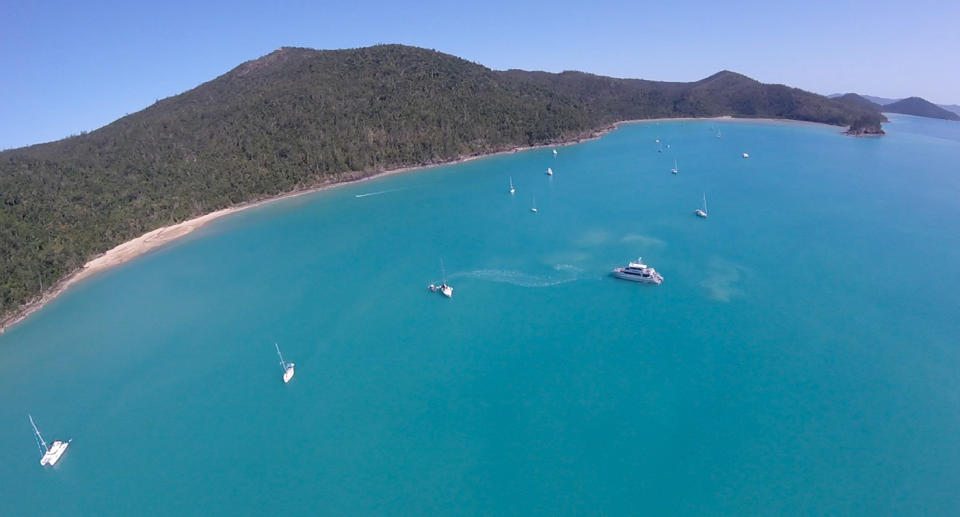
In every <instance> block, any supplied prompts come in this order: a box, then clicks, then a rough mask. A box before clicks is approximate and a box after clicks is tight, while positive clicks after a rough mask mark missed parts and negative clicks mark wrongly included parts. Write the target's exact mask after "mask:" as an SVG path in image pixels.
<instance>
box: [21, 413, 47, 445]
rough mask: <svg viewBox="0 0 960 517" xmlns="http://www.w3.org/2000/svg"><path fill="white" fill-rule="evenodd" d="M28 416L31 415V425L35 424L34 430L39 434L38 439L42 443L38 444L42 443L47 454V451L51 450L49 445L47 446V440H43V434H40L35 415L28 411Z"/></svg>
mask: <svg viewBox="0 0 960 517" xmlns="http://www.w3.org/2000/svg"><path fill="white" fill-rule="evenodd" d="M27 416H28V417H30V425H32V426H33V432H34V433H35V434H36V435H37V440H39V441H40V443H39V444H37V445H42V449H43V453H44V454H46V453H47V451H49V450H50V449H49V447H47V442H45V441H44V440H43V436H42V435H41V434H40V430H39V429H37V424H35V423H34V422H33V415H31V414H29V413H28V414H27Z"/></svg>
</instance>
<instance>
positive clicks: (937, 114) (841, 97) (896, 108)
mask: <svg viewBox="0 0 960 517" xmlns="http://www.w3.org/2000/svg"><path fill="white" fill-rule="evenodd" d="M827 97H829V98H831V99H834V100H837V101H841V102H844V104H848V105H855V106H861V107H869V106H871V105H872V106H873V107H874V108H876V109H878V110H880V111H882V112H886V113H903V114H905V115H914V116H917V117H927V118H939V119H945V120H960V118H954V117H953V115H957V116H960V106H958V105H956V104H934V103H932V102H930V101H928V100H926V99H923V98H921V97H910V98H908V99H888V98H885V97H874V96H873V95H862V94H856V93H846V94H842V93H834V94H831V95H828V96H827ZM863 101H866V102H868V103H870V104H869V105H868V104H864V102H863ZM907 101H909V102H907ZM937 108H940V109H937ZM951 113H952V114H953V115H951Z"/></svg>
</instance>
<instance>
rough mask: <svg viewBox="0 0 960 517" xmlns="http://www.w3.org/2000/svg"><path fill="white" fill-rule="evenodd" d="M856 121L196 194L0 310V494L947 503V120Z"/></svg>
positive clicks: (952, 396)
mask: <svg viewBox="0 0 960 517" xmlns="http://www.w3.org/2000/svg"><path fill="white" fill-rule="evenodd" d="M715 128H720V129H721V131H722V135H723V137H722V138H719V139H718V138H715ZM886 128H887V130H888V132H889V135H888V136H886V137H884V138H861V139H858V138H848V137H843V136H841V135H839V134H838V133H839V130H838V129H837V128H833V127H826V126H818V125H805V124H781V123H768V122H739V121H738V122H715V121H683V122H663V123H659V124H656V123H643V124H632V125H626V126H623V127H622V128H621V129H619V130H617V131H614V132H612V133H610V134H608V135H606V136H604V137H603V138H602V139H600V140H597V141H592V142H586V143H583V144H580V145H576V146H571V147H563V148H560V149H559V155H558V156H557V157H554V156H553V155H552V153H551V151H550V150H549V149H542V150H533V151H528V152H523V153H517V154H511V155H502V156H495V157H490V158H485V159H481V160H476V161H472V162H468V163H464V164H459V165H455V166H448V167H440V168H434V169H429V170H424V171H418V172H413V173H407V174H401V175H395V176H390V177H386V178H383V179H379V180H375V181H370V182H365V183H361V184H354V185H350V186H345V187H342V188H337V189H333V190H329V191H325V192H319V193H315V194H311V195H306V196H301V197H298V198H294V199H289V200H285V201H280V202H276V203H272V204H268V205H265V206H261V207H258V208H255V209H251V210H247V211H244V212H241V213H238V214H235V215H232V216H229V217H227V218H224V219H221V220H219V221H217V222H215V223H213V224H211V225H209V226H207V227H205V228H203V229H202V230H200V231H198V232H196V233H194V234H192V235H190V236H188V237H187V238H185V239H183V240H181V241H178V242H176V243H174V244H173V245H170V246H168V247H166V248H163V249H161V250H159V251H156V252H154V253H151V254H149V255H146V256H144V257H142V258H140V259H138V260H135V261H133V262H131V263H128V264H125V265H123V266H121V267H118V268H116V269H113V270H111V271H109V272H107V273H105V274H101V275H99V276H97V277H95V278H93V279H91V280H88V281H85V282H83V283H81V284H78V285H77V286H75V287H74V288H72V289H70V290H69V292H68V293H66V294H65V295H63V296H62V297H60V298H59V299H57V300H56V301H54V302H53V303H51V304H50V305H49V306H48V307H46V308H45V309H44V310H42V311H40V312H38V313H36V314H34V315H33V316H32V317H30V318H29V319H28V320H27V321H25V322H24V323H22V324H20V325H18V326H16V327H14V328H13V329H11V330H9V331H8V332H7V333H6V334H4V335H2V336H0V515H5V516H6V515H10V516H20V515H96V516H109V515H172V514H176V515H255V514H261V515H280V514H284V515H350V516H356V515H438V514H446V515H573V514H578V515H582V514H586V515H600V514H606V515H869V516H875V515H955V514H957V513H958V512H960V490H958V487H960V269H958V266H960V168H958V164H960V124H957V123H952V122H943V121H934V120H925V119H918V118H912V117H907V116H894V117H893V118H892V121H891V123H890V124H888V125H887V126H886ZM657 137H660V138H662V139H663V142H664V145H665V146H666V145H669V148H666V147H665V148H664V152H663V153H658V152H657V144H656V143H655V142H654V140H655V139H656V138H657ZM743 152H748V153H750V158H749V159H746V160H745V159H743V158H741V153H743ZM674 158H676V159H677V161H678V164H679V167H680V174H678V175H676V176H674V175H671V174H670V173H669V170H670V168H672V166H673V161H674ZM547 167H552V168H553V170H554V171H555V173H556V174H555V175H554V176H553V177H548V176H546V175H545V174H544V171H545V169H546V168H547ZM510 176H512V177H513V182H514V184H515V185H516V187H517V193H516V195H514V196H510V195H509V194H508V193H507V184H508V178H509V177H510ZM703 193H706V196H707V201H708V204H709V213H710V218H709V219H707V220H701V219H698V218H696V217H694V216H693V210H694V209H696V208H698V207H699V205H700V203H701V195H702V194H703ZM533 197H536V204H537V207H538V208H539V214H537V215H533V214H531V213H530V211H529V209H530V206H531V204H532V198H533ZM641 255H642V256H643V258H644V261H645V262H647V263H648V264H650V265H651V266H654V267H656V268H657V269H658V270H659V271H660V272H661V273H662V274H663V275H664V277H665V281H664V283H663V285H662V286H659V287H650V286H642V285H636V284H631V283H627V282H623V281H619V280H616V279H613V278H612V277H610V276H609V271H610V270H611V269H612V268H614V267H616V266H621V265H624V264H625V263H626V262H627V261H628V260H630V259H635V258H636V257H637V256H641ZM441 257H442V258H443V260H444V262H445V264H446V271H447V277H448V280H449V281H450V283H451V284H453V285H454V287H455V294H454V297H453V299H452V300H447V299H443V298H441V297H440V296H439V295H436V294H432V293H430V292H429V291H428V290H427V289H426V286H427V285H428V284H429V283H430V282H435V281H438V280H439V279H440V264H439V262H440V258H441ZM274 342H277V343H279V344H280V347H281V348H282V349H283V351H284V355H285V356H286V358H287V359H288V360H290V361H293V362H295V363H296V372H297V373H296V377H295V378H294V379H293V381H292V382H291V383H290V384H289V385H284V384H283V382H282V381H281V378H280V377H281V370H280V366H279V364H278V362H277V360H276V354H275V352H274V349H273V343H274ZM28 412H30V413H32V414H33V415H34V417H35V418H36V420H37V423H38V425H39V426H40V428H41V431H43V432H44V433H45V437H46V438H47V439H48V440H52V439H63V438H73V443H72V445H71V446H70V449H69V451H68V452H67V453H66V455H65V456H64V457H63V459H62V460H61V463H60V464H58V465H57V466H56V468H53V469H45V468H42V467H41V466H40V465H39V457H40V454H39V452H38V449H37V447H36V446H35V445H34V441H33V437H32V436H31V429H30V425H29V421H28V420H27V413H28Z"/></svg>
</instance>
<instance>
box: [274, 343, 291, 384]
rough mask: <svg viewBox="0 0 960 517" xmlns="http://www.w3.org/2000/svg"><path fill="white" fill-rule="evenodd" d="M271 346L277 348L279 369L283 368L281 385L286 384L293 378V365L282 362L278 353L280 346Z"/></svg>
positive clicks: (281, 357) (281, 356) (281, 355)
mask: <svg viewBox="0 0 960 517" xmlns="http://www.w3.org/2000/svg"><path fill="white" fill-rule="evenodd" d="M273 346H275V347H277V355H278V356H280V367H281V368H283V383H284V384H286V383H288V382H290V379H292V378H293V363H288V362H286V361H284V360H283V354H281V353H280V345H278V344H276V343H274V344H273Z"/></svg>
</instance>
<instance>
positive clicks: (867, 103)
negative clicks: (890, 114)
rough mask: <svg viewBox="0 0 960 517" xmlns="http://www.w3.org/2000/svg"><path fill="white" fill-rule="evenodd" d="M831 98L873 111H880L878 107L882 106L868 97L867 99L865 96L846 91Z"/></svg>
mask: <svg viewBox="0 0 960 517" xmlns="http://www.w3.org/2000/svg"><path fill="white" fill-rule="evenodd" d="M833 100H835V101H837V102H841V103H843V104H846V105H848V106H855V107H859V108H864V109H870V110H874V111H880V109H881V108H882V106H880V105H879V104H877V103H875V102H873V101H871V100H870V99H867V98H866V97H863V96H861V95H857V94H855V93H847V94H844V95H841V96H839V97H834V99H833Z"/></svg>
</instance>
